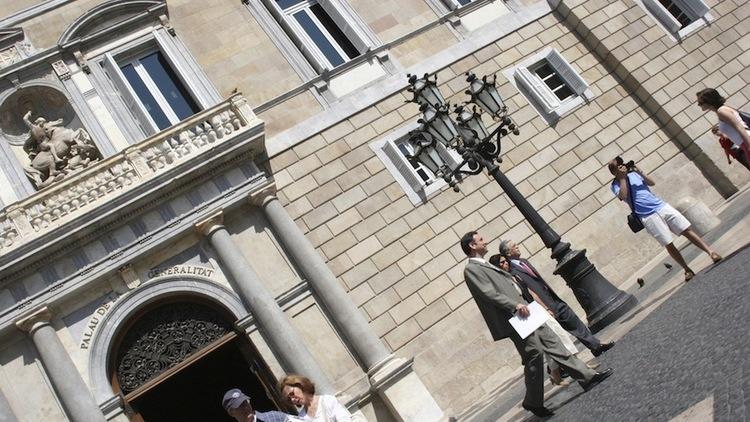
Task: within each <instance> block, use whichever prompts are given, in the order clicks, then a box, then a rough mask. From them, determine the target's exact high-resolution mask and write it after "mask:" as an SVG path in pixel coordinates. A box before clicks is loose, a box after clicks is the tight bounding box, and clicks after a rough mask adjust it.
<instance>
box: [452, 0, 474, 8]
mask: <svg viewBox="0 0 750 422" xmlns="http://www.w3.org/2000/svg"><path fill="white" fill-rule="evenodd" d="M472 1H474V0H447V1H446V2H447V3H448V7H450V8H451V9H457V8H459V7H461V6H466V5H467V4H469V3H471V2H472Z"/></svg>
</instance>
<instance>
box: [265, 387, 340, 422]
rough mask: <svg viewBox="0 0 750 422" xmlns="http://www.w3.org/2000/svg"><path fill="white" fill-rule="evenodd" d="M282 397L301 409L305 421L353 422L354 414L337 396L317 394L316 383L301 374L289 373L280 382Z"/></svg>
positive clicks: (300, 412) (300, 414) (300, 413)
mask: <svg viewBox="0 0 750 422" xmlns="http://www.w3.org/2000/svg"><path fill="white" fill-rule="evenodd" d="M279 388H280V389H281V395H282V397H284V398H286V399H287V400H289V401H290V402H291V403H292V404H293V405H294V406H296V407H297V409H299V416H300V418H301V419H302V420H304V421H305V422H352V414H351V413H349V411H348V410H346V407H344V406H343V405H342V404H341V403H339V401H338V399H337V398H336V397H335V396H331V395H316V394H315V384H313V382H312V381H310V379H309V378H307V377H303V376H301V375H289V376H286V377H284V378H283V379H282V380H281V382H280V383H279Z"/></svg>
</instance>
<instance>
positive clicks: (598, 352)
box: [591, 341, 615, 357]
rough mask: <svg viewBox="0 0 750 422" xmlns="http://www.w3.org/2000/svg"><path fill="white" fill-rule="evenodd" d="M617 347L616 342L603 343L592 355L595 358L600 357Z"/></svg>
mask: <svg viewBox="0 0 750 422" xmlns="http://www.w3.org/2000/svg"><path fill="white" fill-rule="evenodd" d="M613 347H615V342H614V341H610V342H609V343H602V344H600V345H599V347H597V348H596V349H594V350H592V351H591V354H592V355H594V357H598V356H599V355H601V354H602V353H604V352H606V351H607V350H609V349H611V348H613Z"/></svg>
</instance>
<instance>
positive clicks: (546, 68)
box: [535, 64, 555, 79]
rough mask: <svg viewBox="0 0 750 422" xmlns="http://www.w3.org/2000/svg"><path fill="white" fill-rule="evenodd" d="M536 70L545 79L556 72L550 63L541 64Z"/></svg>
mask: <svg viewBox="0 0 750 422" xmlns="http://www.w3.org/2000/svg"><path fill="white" fill-rule="evenodd" d="M535 72H536V74H537V75H538V76H539V77H540V78H542V79H544V78H546V77H547V76H549V75H551V74H553V73H555V72H554V71H553V70H552V66H550V65H549V64H544V65H543V66H540V67H539V68H537V70H536V71H535Z"/></svg>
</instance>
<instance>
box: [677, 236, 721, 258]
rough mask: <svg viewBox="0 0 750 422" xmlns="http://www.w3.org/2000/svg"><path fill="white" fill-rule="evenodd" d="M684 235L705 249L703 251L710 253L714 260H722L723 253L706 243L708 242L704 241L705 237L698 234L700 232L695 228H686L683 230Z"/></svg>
mask: <svg viewBox="0 0 750 422" xmlns="http://www.w3.org/2000/svg"><path fill="white" fill-rule="evenodd" d="M682 235H683V236H685V237H687V238H688V240H689V241H690V242H692V243H693V245H695V246H697V247H699V248H701V249H703V251H705V252H706V253H707V254H708V256H710V257H711V259H712V260H713V261H714V262H719V261H721V255H719V254H717V253H716V252H714V251H713V250H712V249H711V248H710V247H709V246H708V245H707V244H706V242H704V241H703V239H702V238H701V237H700V236H698V233H696V232H694V231H693V229H687V230H685V231H684V232H682Z"/></svg>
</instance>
